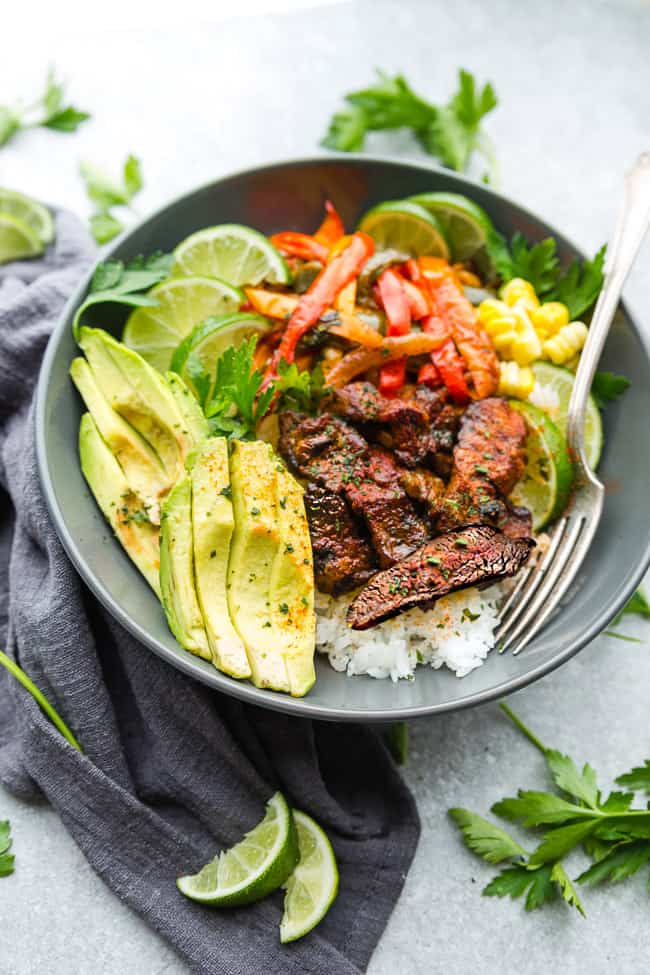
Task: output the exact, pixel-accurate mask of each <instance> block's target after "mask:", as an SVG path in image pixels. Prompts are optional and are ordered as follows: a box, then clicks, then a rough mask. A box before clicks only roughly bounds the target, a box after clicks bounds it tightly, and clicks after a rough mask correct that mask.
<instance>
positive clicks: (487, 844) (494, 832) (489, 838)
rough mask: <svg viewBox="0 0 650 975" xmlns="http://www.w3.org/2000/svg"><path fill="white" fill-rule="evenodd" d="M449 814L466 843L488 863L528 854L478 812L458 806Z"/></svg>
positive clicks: (507, 834) (503, 831)
mask: <svg viewBox="0 0 650 975" xmlns="http://www.w3.org/2000/svg"><path fill="white" fill-rule="evenodd" d="M449 815H450V816H451V818H452V819H453V820H454V822H455V823H456V825H457V826H458V828H459V829H460V831H461V833H462V834H463V840H464V842H465V845H466V846H467V847H468V848H469V849H470V850H472V851H473V852H474V853H478V855H479V856H480V857H483V859H484V860H487V862H488V863H501V862H502V861H503V860H513V859H517V858H519V857H525V856H527V855H528V854H527V852H526V850H524V848H523V847H522V846H520V844H519V843H517V841H516V840H515V839H514V838H513V837H512V836H510V835H509V833H506V831H505V830H503V829H501V828H500V827H499V826H495V825H494V823H490V822H488V820H487V819H483V817H482V816H479V815H477V813H473V812H470V811H469V809H461V808H458V807H456V808H455V809H450V810H449Z"/></svg>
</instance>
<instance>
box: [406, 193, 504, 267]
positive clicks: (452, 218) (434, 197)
mask: <svg viewBox="0 0 650 975" xmlns="http://www.w3.org/2000/svg"><path fill="white" fill-rule="evenodd" d="M410 199H411V200H412V201H413V203H417V204H418V205H419V206H421V207H424V209H425V210H428V212H429V213H430V214H432V215H433V216H434V217H436V219H437V220H438V222H439V223H440V224H441V225H442V228H443V230H444V232H445V236H446V238H447V242H448V243H449V247H450V249H451V257H452V260H454V261H468V260H469V259H470V257H472V256H473V255H474V254H476V252H477V251H479V250H480V249H481V247H484V246H485V242H486V240H487V235H488V233H489V232H490V230H491V229H492V221H491V220H490V218H489V217H488V215H487V213H486V212H485V210H482V209H481V207H480V206H478V204H476V203H474V201H473V200H470V199H468V198H467V197H466V196H461V194H460V193H420V194H419V195H418V196H412V197H410Z"/></svg>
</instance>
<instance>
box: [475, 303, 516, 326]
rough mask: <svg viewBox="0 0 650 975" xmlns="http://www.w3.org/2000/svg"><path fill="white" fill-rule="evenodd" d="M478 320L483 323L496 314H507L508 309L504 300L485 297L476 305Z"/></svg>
mask: <svg viewBox="0 0 650 975" xmlns="http://www.w3.org/2000/svg"><path fill="white" fill-rule="evenodd" d="M477 311H478V320H479V322H481V324H483V325H485V324H486V323H487V322H489V321H490V319H491V318H495V317H496V316H497V315H503V314H507V313H508V311H509V308H508V306H507V305H506V303H505V301H498V300H497V299H496V298H486V299H485V301H482V302H481V304H480V305H479V306H478V309H477Z"/></svg>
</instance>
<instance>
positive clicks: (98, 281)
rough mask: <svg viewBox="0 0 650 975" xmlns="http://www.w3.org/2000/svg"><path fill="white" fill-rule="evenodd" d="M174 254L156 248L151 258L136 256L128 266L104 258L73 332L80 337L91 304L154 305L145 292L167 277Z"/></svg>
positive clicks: (81, 306)
mask: <svg viewBox="0 0 650 975" xmlns="http://www.w3.org/2000/svg"><path fill="white" fill-rule="evenodd" d="M173 260H174V258H173V255H172V254H163V252H162V251H156V252H154V253H153V254H151V256H150V257H147V258H144V257H142V256H138V257H134V258H133V260H132V261H130V262H129V264H127V265H126V266H125V265H124V264H123V262H122V261H114V260H113V261H103V262H102V263H101V264H98V265H97V268H96V270H95V273H94V274H93V276H92V279H91V282H90V288H89V291H88V294H87V296H86V298H85V300H84V301H83V302H82V304H81V305H80V306H79V308H78V309H77V312H76V314H75V316H74V321H73V323H72V331H73V334H74V336H75V338H77V336H78V334H79V329H80V327H81V325H82V320H81V319H82V316H83V315H84V313H85V312H86V311H87V310H88V308H90V307H91V306H92V305H99V304H103V303H105V302H114V303H116V304H121V305H129V306H131V307H134V308H135V307H143V306H149V307H151V306H154V305H156V304H157V301H156V299H155V298H154V297H152V295H148V294H143V293H142V292H145V291H147V290H148V289H149V288H152V287H153V286H154V284H158V282H159V281H162V280H163V278H166V277H167V276H168V274H169V272H170V270H171V266H172V263H173Z"/></svg>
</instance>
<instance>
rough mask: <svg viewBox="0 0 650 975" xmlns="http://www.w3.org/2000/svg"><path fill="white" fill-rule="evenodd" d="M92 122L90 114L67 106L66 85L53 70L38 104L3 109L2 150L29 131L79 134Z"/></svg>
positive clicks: (0, 121) (0, 124)
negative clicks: (20, 134) (87, 122)
mask: <svg viewBox="0 0 650 975" xmlns="http://www.w3.org/2000/svg"><path fill="white" fill-rule="evenodd" d="M89 118H90V115H89V114H88V112H82V111H80V110H79V109H78V108H75V107H74V105H71V104H69V103H68V101H67V99H66V97H65V85H64V83H63V82H62V81H57V78H56V74H55V72H54V69H53V68H50V70H49V71H48V74H47V80H46V82H45V91H44V92H43V94H42V95H41V96H40V98H38V99H37V100H36V101H35V102H32V103H31V104H29V105H23V104H22V103H17V104H15V105H0V146H4V145H6V144H7V143H8V142H10V141H11V140H12V139H13V138H14V137H15V136H16V135H18V133H19V132H22V131H25V130H26V129H36V128H45V129H52V130H54V131H55V132H76V130H77V129H78V128H79V126H80V125H81V123H82V122H85V121H86V119H89Z"/></svg>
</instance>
